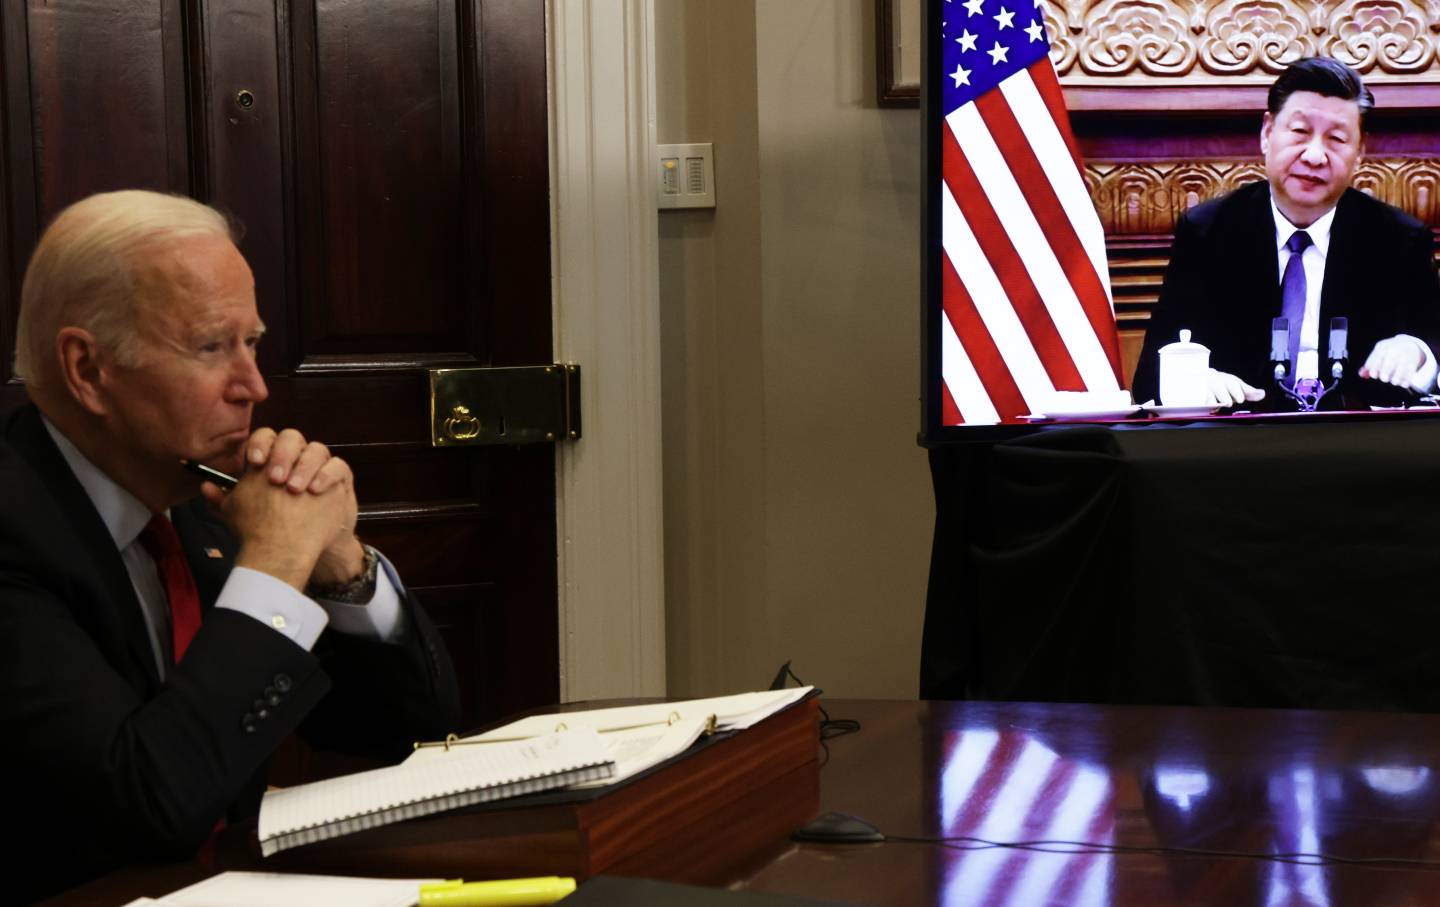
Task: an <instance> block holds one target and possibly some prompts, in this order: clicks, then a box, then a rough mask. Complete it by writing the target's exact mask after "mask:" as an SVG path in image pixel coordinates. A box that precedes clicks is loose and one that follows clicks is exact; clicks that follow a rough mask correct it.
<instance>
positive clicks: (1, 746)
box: [0, 407, 459, 902]
mask: <svg viewBox="0 0 1440 907" xmlns="http://www.w3.org/2000/svg"><path fill="white" fill-rule="evenodd" d="M0 501H3V502H4V503H3V505H0V741H3V742H0V776H3V777H4V778H5V780H6V787H7V789H9V790H10V791H11V795H10V797H9V798H7V802H6V804H5V807H6V808H5V810H4V811H3V818H0V822H3V823H4V824H5V826H6V827H7V829H8V831H7V833H6V835H5V838H6V839H7V840H8V841H9V842H12V843H11V844H10V845H9V846H7V847H6V848H4V849H3V851H0V852H3V853H4V857H3V859H0V865H3V867H4V874H3V878H4V879H5V883H4V888H6V889H8V890H9V893H8V894H7V895H5V896H4V897H0V901H6V900H7V899H8V898H10V897H11V896H12V895H18V898H19V900H20V901H22V902H23V901H25V900H29V899H31V898H35V897H39V896H42V895H44V894H47V893H51V892H54V891H58V890H61V889H63V888H66V887H69V886H71V885H74V884H77V883H79V882H81V881H84V880H85V879H87V878H90V877H92V876H95V875H98V874H100V873H103V872H105V871H108V870H110V869H112V868H114V867H116V866H119V865H122V864H125V863H130V862H136V861H143V860H153V859H180V858H188V857H190V856H192V855H193V854H194V853H195V851H196V849H197V848H198V847H199V845H200V844H201V843H202V842H203V841H204V840H205V839H206V837H207V836H208V835H209V834H210V833H211V830H212V829H213V827H214V826H215V823H216V821H217V820H219V819H220V818H222V817H224V816H226V815H227V814H229V815H230V816H231V818H232V819H233V818H235V817H237V815H238V814H241V813H245V812H247V811H248V812H253V809H254V807H255V805H256V803H257V801H258V796H259V793H260V791H262V790H263V776H264V772H263V770H264V768H265V765H266V762H267V759H268V757H269V756H270V754H271V752H272V751H273V750H274V749H275V747H276V746H277V745H278V744H279V743H280V742H281V740H283V739H284V738H285V737H286V736H287V735H288V734H290V733H291V731H294V730H296V729H299V730H300V731H301V733H302V734H304V735H305V736H306V737H307V739H309V740H310V741H311V742H313V743H315V744H316V745H318V746H322V747H327V748H342V749H346V750H349V751H358V752H366V753H370V754H374V755H380V756H390V757H399V756H401V755H403V753H404V752H405V750H406V748H407V747H408V745H409V743H410V741H412V740H415V739H420V738H427V739H428V738H433V737H435V736H436V735H443V734H445V733H447V732H449V731H452V730H455V723H456V721H458V713H459V708H458V696H457V693H456V683H455V675H454V671H453V669H452V667H451V664H450V660H449V658H448V656H447V655H446V653H445V649H444V646H443V644H442V643H441V642H440V640H439V638H438V635H437V634H436V631H435V629H434V627H433V625H432V624H431V623H430V621H429V619H428V618H427V617H426V615H425V612H424V611H423V610H422V609H421V608H420V606H419V604H418V603H417V602H415V601H414V600H413V598H410V597H408V596H407V598H406V601H405V603H404V607H405V610H406V614H407V617H408V620H409V624H408V628H409V629H408V633H407V634H406V635H405V638H404V639H403V640H401V641H400V642H397V643H393V644H392V643H383V642H379V641H375V640H366V639H360V638H357V637H353V636H347V635H345V634H342V633H337V632H333V631H329V630H327V631H326V632H325V633H323V634H322V635H321V637H320V639H319V640H318V641H317V643H316V645H315V648H314V651H313V652H307V651H305V650H304V649H302V648H300V647H299V646H297V645H295V644H294V643H292V642H291V641H290V640H288V639H286V638H285V637H283V636H282V635H281V634H279V633H276V632H275V631H274V630H272V629H271V628H269V627H266V626H264V625H263V624H261V623H260V622H259V621H257V620H255V619H253V618H251V617H249V616H247V615H244V614H240V613H238V612H235V611H230V610H226V609H217V608H214V607H213V603H214V601H215V597H216V595H217V594H218V593H219V591H220V588H221V586H222V585H223V584H224V582H225V578H226V577H227V576H228V574H229V571H230V567H231V563H232V560H233V557H234V554H235V551H236V548H237V545H236V542H235V539H234V537H233V536H232V535H231V534H230V532H229V531H228V530H227V529H226V528H225V526H224V525H223V524H221V523H220V522H218V521H217V520H216V519H214V518H213V517H212V516H211V515H210V514H209V513H208V511H207V510H206V509H205V508H204V506H203V502H200V501H198V500H197V501H195V502H192V503H191V504H188V505H185V506H182V507H177V508H173V509H172V518H173V519H174V522H175V526H176V529H177V531H178V532H179V534H180V537H181V541H182V544H183V545H184V546H185V549H186V553H187V556H188V557H189V559H190V563H191V566H192V568H193V569H194V572H195V578H196V583H197V586H198V587H199V590H200V595H201V599H202V607H203V608H204V620H203V622H202V625H201V628H200V631H199V632H198V633H197V634H196V636H195V638H194V640H193V641H192V643H191V644H190V647H189V649H188V650H187V652H186V654H185V658H184V660H183V661H182V663H181V664H179V665H177V666H175V667H174V668H173V669H171V671H170V673H169V677H168V678H167V680H166V681H165V682H164V683H161V681H160V678H159V676H158V675H157V673H156V668H155V659H154V656H153V655H152V653H151V649H150V642H149V637H148V635H147V632H146V629H145V623H144V617H143V616H142V613H141V610H140V604H139V603H138V601H137V600H136V597H135V593H134V588H133V586H132V584H131V582H130V578H129V575H128V574H127V573H126V571H125V567H124V564H123V563H122V561H121V560H120V555H119V552H118V551H117V550H116V548H115V544H114V542H113V541H112V539H111V537H110V534H109V532H108V531H107V530H106V528H105V525H104V523H103V522H102V521H101V519H100V515H99V514H98V513H97V512H96V511H95V508H94V507H93V505H91V503H90V500H89V498H88V497H87V496H86V494H85V491H84V489H83V488H82V487H81V485H80V483H79V481H78V480H77V479H76V478H75V476H74V474H73V473H71V471H70V469H69V467H68V466H67V465H66V463H65V461H64V458H63V457H62V456H61V454H60V452H59V450H57V449H56V447H55V445H54V442H53V441H52V440H51V438H50V436H49V434H48V433H47V432H46V431H45V428H44V425H43V423H42V422H41V420H40V415H39V413H38V412H37V411H36V410H35V409H34V408H33V407H22V408H21V409H19V410H16V411H14V412H12V413H10V414H8V415H5V416H0ZM206 548H210V549H215V550H218V551H219V552H220V553H221V554H222V557H221V558H218V559H217V558H214V557H211V556H210V555H208V554H207V553H206V551H205V549H206Z"/></svg>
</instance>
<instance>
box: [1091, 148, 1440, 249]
mask: <svg viewBox="0 0 1440 907" xmlns="http://www.w3.org/2000/svg"><path fill="white" fill-rule="evenodd" d="M1264 178H1265V171H1264V165H1263V164H1262V163H1261V161H1260V160H1259V159H1258V158H1256V159H1255V160H1248V161H1233V160H1230V161H1163V162H1155V161H1146V162H1135V163H1130V162H1108V163H1107V162H1096V161H1087V162H1086V166H1085V181H1086V183H1087V184H1088V185H1089V187H1090V197H1091V199H1092V200H1094V202H1095V210H1096V211H1098V212H1099V214H1100V222H1101V223H1102V224H1103V225H1104V226H1105V234H1106V235H1107V236H1126V235H1136V234H1159V233H1169V232H1170V231H1171V230H1172V229H1173V228H1174V226H1175V221H1176V219H1177V218H1178V217H1179V216H1180V215H1181V214H1183V213H1184V212H1185V211H1186V210H1187V209H1189V208H1191V207H1194V206H1195V205H1197V204H1199V203H1200V202H1202V201H1205V200H1206V199H1210V198H1214V197H1216V196H1218V195H1223V194H1224V193H1226V192H1229V191H1231V190H1233V189H1236V188H1239V187H1240V186H1242V185H1244V184H1245V183H1249V182H1253V181H1255V180H1258V179H1264ZM1354 186H1355V188H1357V189H1359V190H1361V191H1362V192H1365V193H1367V194H1369V195H1371V196H1373V197H1375V198H1378V199H1380V200H1381V201H1384V202H1388V203H1389V204H1392V205H1394V206H1396V207H1397V208H1402V209H1404V210H1406V211H1409V212H1410V213H1411V214H1413V215H1415V216H1416V217H1418V218H1420V219H1421V220H1422V221H1424V222H1425V223H1427V224H1429V225H1430V226H1431V227H1437V228H1440V159H1437V158H1423V159H1407V158H1392V159H1374V158H1369V159H1366V160H1364V161H1362V162H1361V164H1360V167H1359V171H1358V172H1357V173H1356V175H1355V182H1354Z"/></svg>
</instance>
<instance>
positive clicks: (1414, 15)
mask: <svg viewBox="0 0 1440 907" xmlns="http://www.w3.org/2000/svg"><path fill="white" fill-rule="evenodd" d="M1042 2H1043V4H1044V7H1045V20H1046V27H1047V28H1048V29H1049V32H1050V39H1051V45H1052V46H1051V53H1050V57H1051V59H1052V60H1053V61H1054V62H1055V66H1056V68H1057V70H1058V71H1059V72H1060V75H1061V79H1062V81H1063V82H1064V83H1065V84H1066V85H1091V84H1114V82H1115V80H1116V79H1123V80H1125V81H1127V82H1134V83H1136V84H1144V83H1171V84H1175V83H1178V81H1179V80H1181V79H1184V80H1186V81H1187V83H1189V84H1196V83H1197V82H1209V83H1211V84H1217V83H1223V84H1227V85H1233V84H1237V82H1238V83H1249V84H1261V85H1263V84H1268V83H1269V82H1270V80H1271V79H1272V78H1273V77H1274V75H1275V74H1276V73H1277V72H1279V71H1280V70H1281V69H1283V68H1284V67H1285V66H1286V64H1288V63H1290V62H1291V61H1293V60H1296V59H1298V58H1300V57H1305V56H1315V55H1324V56H1333V57H1335V58H1336V59H1339V60H1342V61H1344V62H1345V63H1348V64H1350V65H1351V66H1353V67H1355V69H1357V70H1359V71H1360V72H1361V73H1362V74H1364V75H1365V76H1367V77H1368V78H1370V79H1372V80H1373V81H1375V82H1376V83H1379V84H1383V83H1385V82H1387V81H1400V80H1403V79H1405V78H1406V77H1413V76H1415V75H1417V74H1422V73H1433V74H1440V3H1437V2H1435V0H1428V2H1421V0H1314V2H1303V0H1190V2H1186V0H1042Z"/></svg>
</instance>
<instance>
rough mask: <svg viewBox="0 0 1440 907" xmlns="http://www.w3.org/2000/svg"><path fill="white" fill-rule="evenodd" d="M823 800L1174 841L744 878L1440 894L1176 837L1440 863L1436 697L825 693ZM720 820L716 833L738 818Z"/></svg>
mask: <svg viewBox="0 0 1440 907" xmlns="http://www.w3.org/2000/svg"><path fill="white" fill-rule="evenodd" d="M824 705H825V707H826V709H827V710H828V712H829V713H830V715H831V717H834V718H855V719H858V720H859V721H860V722H861V724H862V729H861V731H860V732H859V733H857V734H853V735H851V736H847V737H841V738H837V739H835V740H832V741H830V742H829V744H828V746H829V761H828V762H827V763H826V765H825V767H824V768H823V770H822V772H821V795H820V797H821V799H820V803H821V807H820V808H821V810H823V811H829V810H837V811H842V812H847V813H850V814H853V815H857V816H860V817H863V818H864V819H866V820H868V821H870V822H871V823H873V824H874V825H876V826H877V827H878V828H879V829H880V830H881V831H882V832H885V833H886V834H888V835H891V836H911V837H938V836H960V835H969V836H974V837H983V838H988V839H991V840H995V841H1020V840H1038V839H1055V840H1074V841H1085V842H1093V843H1098V844H1107V845H1123V846H1133V847H1143V848H1155V847H1160V848H1172V849H1174V851H1173V852H1169V853H1137V854H1104V853H1086V854H1068V855H1067V854H1053V853H1036V852H1027V851H1022V850H1011V849H998V848H992V849H984V850H973V851H968V852H967V851H958V850H949V849H946V848H945V847H942V846H939V845H935V844H923V843H908V842H899V841H889V842H887V843H883V844H862V845H833V844H796V843H791V842H787V841H785V840H777V841H774V842H771V843H770V844H769V845H767V846H766V847H764V848H762V849H761V850H760V851H758V852H757V856H758V857H759V858H760V859H761V860H763V861H764V864H763V866H762V867H761V868H759V869H757V870H755V871H753V872H748V873H745V874H744V875H742V876H741V877H739V878H736V879H734V880H733V881H732V885H733V887H737V888H746V889H751V890H757V891H769V892H779V893H792V894H808V895H812V896H815V897H819V898H824V899H829V900H835V901H839V902H842V903H850V904H855V905H873V907H901V905H903V907H918V905H928V904H936V905H940V904H943V905H946V907H964V905H972V904H973V905H979V904H985V905H992V904H995V905H1004V904H1014V905H1025V907H1034V905H1044V904H1055V905H1061V904H1063V905H1081V904H1133V905H1166V904H1184V905H1189V904H1224V905H1229V904H1237V905H1239V904H1305V905H1317V907H1319V905H1337V907H1338V905H1347V904H1387V905H1405V904H1432V903H1436V902H1440V872H1437V871H1436V868H1432V867H1421V866H1414V865H1404V864H1400V863H1384V862H1376V863H1373V864H1370V865H1330V866H1316V865H1296V864H1293V863H1284V862H1277V861H1274V860H1267V859H1258V858H1251V857H1245V856H1217V855H1197V854H1184V853H1181V852H1179V849H1180V848H1192V849H1202V850H1215V851H1244V852H1250V853H1255V854H1286V853H1326V854H1331V855H1336V856H1345V857H1350V858H1356V859H1368V860H1383V859H1386V858H1403V859H1407V860H1437V861H1440V845H1437V841H1436V833H1435V826H1436V819H1437V816H1440V715H1415V714H1401V713H1393V714H1387V713H1374V712H1306V711H1274V710H1259V709H1254V710H1251V709H1208V708H1172V707H1138V706H1093V705H1073V704H1064V705H1059V704H1026V703H979V702H974V703H966V702H887V701H873V700H827V701H826V702H825V703H824ZM725 833H726V829H724V828H716V829H715V834H717V835H723V834H725ZM215 869H216V864H214V863H211V864H183V865H179V866H170V867H154V868H150V869H138V870H131V871H128V872H124V873H117V874H116V875H114V876H111V877H109V878H107V879H103V880H101V881H99V882H96V883H93V884H91V885H89V886H85V887H83V888H81V889H77V890H76V891H74V892H71V893H70V894H68V895H66V896H65V897H62V898H60V899H57V900H55V901H53V902H51V903H52V904H54V905H79V904H86V905H102V907H103V905H110V904H123V903H125V902H126V901H127V900H129V899H130V898H133V897H136V896H138V895H141V894H150V895H157V894H161V893H163V892H165V891H169V890H171V889H173V888H175V887H179V886H180V885H183V884H186V883H188V882H192V881H195V880H197V879H199V878H203V877H204V876H206V875H209V874H210V873H211V872H213V871H215Z"/></svg>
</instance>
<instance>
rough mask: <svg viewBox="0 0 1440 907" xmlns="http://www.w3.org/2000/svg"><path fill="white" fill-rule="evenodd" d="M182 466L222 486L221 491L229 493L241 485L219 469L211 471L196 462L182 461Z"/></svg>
mask: <svg viewBox="0 0 1440 907" xmlns="http://www.w3.org/2000/svg"><path fill="white" fill-rule="evenodd" d="M180 465H181V466H184V467H185V468H186V469H188V470H190V471H191V472H193V473H195V474H196V475H197V476H199V477H200V478H202V479H204V480H205V481H207V482H213V483H214V484H216V485H219V486H220V490H221V491H229V490H230V489H232V488H234V487H235V486H236V485H237V484H239V482H240V480H239V479H237V478H235V477H234V476H230V475H226V474H225V473H223V472H221V471H220V470H218V469H211V468H210V467H209V466H206V465H205V464H204V463H196V462H195V461H194V460H186V459H184V458H183V457H182V458H181V459H180Z"/></svg>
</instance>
